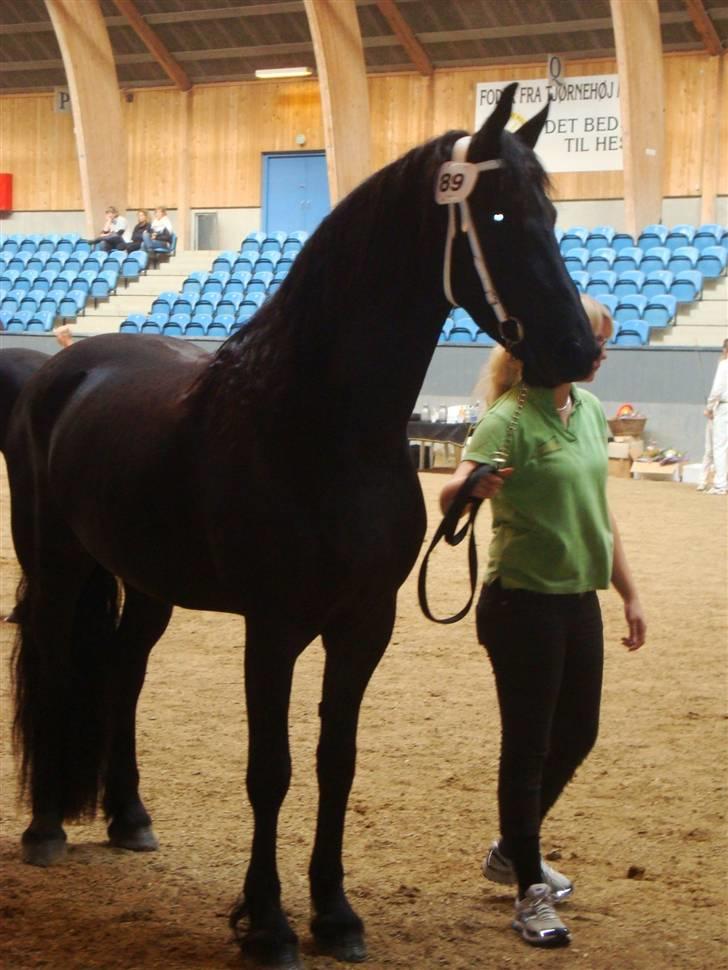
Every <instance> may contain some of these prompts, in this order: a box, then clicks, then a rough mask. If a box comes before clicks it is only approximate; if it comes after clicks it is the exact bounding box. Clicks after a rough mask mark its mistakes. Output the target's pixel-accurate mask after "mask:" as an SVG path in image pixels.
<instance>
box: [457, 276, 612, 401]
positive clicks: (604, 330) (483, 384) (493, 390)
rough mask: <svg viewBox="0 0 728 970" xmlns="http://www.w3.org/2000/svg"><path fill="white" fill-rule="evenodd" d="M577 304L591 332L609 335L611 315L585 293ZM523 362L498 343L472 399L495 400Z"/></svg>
mask: <svg viewBox="0 0 728 970" xmlns="http://www.w3.org/2000/svg"><path fill="white" fill-rule="evenodd" d="M581 303H582V306H583V307H584V310H585V312H586V315H587V317H588V318H589V323H590V324H591V328H592V332H593V333H594V334H599V335H601V336H605V337H606V338H607V339H608V338H609V337H611V336H612V331H613V330H614V322H613V320H612V314H611V313H610V312H609V310H608V309H607V308H606V307H605V306H604V304H603V303H600V302H599V300H595V299H594V297H593V296H589V294H588V293H582V294H581ZM522 374H523V365H522V364H521V362H520V360H517V359H516V358H515V357H513V356H511V354H509V353H508V351H507V350H506V349H505V348H504V347H501V346H500V345H498V346H497V347H494V348H493V350H491V352H490V357H489V358H488V362H487V363H486V364H485V366H484V367H483V369H482V371H481V372H480V376H479V377H478V383H477V384H476V385H475V390H474V391H473V394H474V395H475V397H476V398H484V399H485V402H486V404H487V405H488V406H490V405H491V404H493V402H494V401H497V400H498V398H499V397H501V396H502V395H503V394H505V393H506V391H508V390H510V388H512V387H514V386H515V385H516V384H518V382H519V381H520V380H521V377H522Z"/></svg>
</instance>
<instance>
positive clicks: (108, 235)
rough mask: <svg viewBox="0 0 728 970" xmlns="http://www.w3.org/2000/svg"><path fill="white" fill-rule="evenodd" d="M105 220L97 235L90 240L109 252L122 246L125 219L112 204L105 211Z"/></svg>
mask: <svg viewBox="0 0 728 970" xmlns="http://www.w3.org/2000/svg"><path fill="white" fill-rule="evenodd" d="M104 216H105V221H104V225H103V228H102V230H101V232H100V233H99V235H98V236H97V237H96V238H95V239H92V240H91V242H93V243H98V244H99V246H100V247H101V249H103V250H104V251H105V252H107V253H109V252H111V250H112V249H123V248H124V245H125V243H124V232H125V230H126V219H125V218H124V216H120V215H119V213H118V211H117V210H116V209H115V208H114V206H113V205H110V206H109V207H108V208H107V209H106V211H105V213H104Z"/></svg>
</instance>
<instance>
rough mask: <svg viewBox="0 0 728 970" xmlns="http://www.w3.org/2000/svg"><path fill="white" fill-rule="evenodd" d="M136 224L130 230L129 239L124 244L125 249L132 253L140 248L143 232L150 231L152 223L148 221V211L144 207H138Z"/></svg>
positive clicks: (142, 241)
mask: <svg viewBox="0 0 728 970" xmlns="http://www.w3.org/2000/svg"><path fill="white" fill-rule="evenodd" d="M137 220H138V221H137V224H136V225H135V226H134V228H133V229H132V231H131V240H130V242H128V243H127V244H126V251H127V252H128V253H134V252H136V251H137V250H138V249H141V248H142V245H143V243H144V233H145V232H150V231H151V228H152V224H151V223H150V221H149V213H148V212H147V210H146V209H139V211H138V212H137Z"/></svg>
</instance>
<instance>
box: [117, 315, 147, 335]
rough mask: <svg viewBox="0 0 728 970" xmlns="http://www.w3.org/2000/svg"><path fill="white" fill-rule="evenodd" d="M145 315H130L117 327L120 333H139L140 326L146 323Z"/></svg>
mask: <svg viewBox="0 0 728 970" xmlns="http://www.w3.org/2000/svg"><path fill="white" fill-rule="evenodd" d="M146 319H147V316H146V314H145V313H130V314H129V315H128V316H127V318H126V320H122V322H121V325H120V326H119V332H120V333H141V329H142V325H143V324H144V323H146Z"/></svg>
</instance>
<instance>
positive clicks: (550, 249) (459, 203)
mask: <svg viewBox="0 0 728 970" xmlns="http://www.w3.org/2000/svg"><path fill="white" fill-rule="evenodd" d="M516 88H517V85H516V84H511V85H509V86H508V87H507V88H505V89H504V91H503V93H502V95H501V98H500V101H499V102H498V105H497V106H496V109H495V111H494V112H493V113H492V114H491V116H490V117H489V118H488V119H487V120H486V121H485V123H484V124H483V127H482V128H481V129H480V131H478V132H477V133H476V134H475V135H473V137H472V138H469V139H468V138H461V139H459V140H457V141H456V142H455V143H454V145H453V149H452V156H451V157H452V161H451V162H446V163H445V164H444V165H443V166H442V167H441V168H440V171H439V173H438V179H437V185H436V188H435V192H436V199H437V201H438V202H440V203H441V204H447V205H448V207H449V229H448V239H449V241H448V244H447V249H446V260H445V263H446V265H445V272H444V285H445V291H446V295H447V296H448V298H449V299H450V301H451V302H453V303H456V304H459V305H461V306H463V307H465V309H466V310H467V311H468V312H469V313H470V315H471V316H472V317H473V319H474V320H475V321H476V322H477V324H478V326H479V327H480V328H481V329H482V330H486V331H487V332H488V333H489V334H490V335H491V336H492V337H494V338H495V339H496V340H497V341H498V342H499V343H501V344H503V345H504V346H506V347H507V348H508V349H509V350H510V352H511V353H512V354H513V355H514V356H516V357H518V358H519V359H520V360H522V361H523V364H524V376H525V378H526V380H527V381H528V382H529V383H531V384H538V385H543V386H546V387H552V386H555V385H556V384H560V383H563V382H565V381H571V380H578V379H579V378H581V377H584V376H585V375H586V374H588V373H589V372H590V370H591V366H592V363H593V361H594V359H595V357H597V356H598V354H599V350H598V347H597V344H596V342H595V339H594V336H593V334H592V331H591V328H590V326H589V321H588V319H587V317H586V315H585V313H584V310H583V309H582V305H581V301H580V300H579V294H578V293H577V290H576V287H575V286H574V284H573V282H572V281H571V279H570V277H569V275H568V273H567V272H566V268H565V266H564V262H563V260H562V258H561V254H560V252H559V247H558V244H557V242H556V237H555V235H554V222H555V219H556V212H555V209H554V206H553V204H552V203H551V201H550V200H549V198H548V196H547V194H546V186H547V181H548V180H547V177H546V174H545V172H544V170H543V168H542V167H541V165H540V163H539V161H538V159H537V158H536V155H535V154H534V152H533V146H534V145H535V144H536V140H537V139H538V136H539V134H540V133H541V129H542V128H543V126H544V123H545V121H546V116H547V114H548V105H547V106H546V108H544V110H543V111H541V112H540V113H539V114H538V115H536V116H535V117H534V118H532V119H530V121H527V122H526V123H525V124H524V125H523V126H522V127H521V128H520V129H519V130H518V131H517V132H515V134H511V133H510V132H508V131H506V130H505V125H506V122H507V121H508V119H509V118H510V115H511V107H512V104H513V97H514V95H515V92H516Z"/></svg>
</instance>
